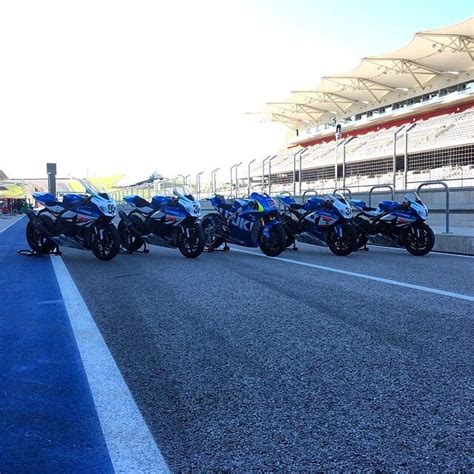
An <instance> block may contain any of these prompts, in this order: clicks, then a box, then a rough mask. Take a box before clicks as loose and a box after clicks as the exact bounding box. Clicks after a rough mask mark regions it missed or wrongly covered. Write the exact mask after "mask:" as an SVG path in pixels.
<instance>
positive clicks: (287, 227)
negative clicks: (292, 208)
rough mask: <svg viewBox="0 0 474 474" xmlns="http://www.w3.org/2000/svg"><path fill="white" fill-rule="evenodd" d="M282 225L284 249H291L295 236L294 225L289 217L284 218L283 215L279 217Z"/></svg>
mask: <svg viewBox="0 0 474 474" xmlns="http://www.w3.org/2000/svg"><path fill="white" fill-rule="evenodd" d="M281 220H282V224H283V231H284V232H285V236H286V247H287V248H288V247H291V246H292V245H293V244H294V243H295V234H296V227H297V226H296V224H295V222H294V221H293V219H292V218H291V217H288V216H286V215H285V214H283V215H282V217H281Z"/></svg>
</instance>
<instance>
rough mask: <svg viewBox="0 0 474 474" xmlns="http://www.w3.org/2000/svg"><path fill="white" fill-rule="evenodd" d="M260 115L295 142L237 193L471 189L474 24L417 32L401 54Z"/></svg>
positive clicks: (257, 166) (368, 61) (372, 61)
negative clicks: (433, 183) (425, 184)
mask: <svg viewBox="0 0 474 474" xmlns="http://www.w3.org/2000/svg"><path fill="white" fill-rule="evenodd" d="M259 115H260V116H262V117H263V118H264V120H269V121H274V122H279V123H282V124H284V125H285V126H287V127H288V128H289V129H290V130H291V132H290V133H291V134H290V137H291V138H290V144H289V146H288V147H287V149H285V150H283V151H282V152H280V153H277V154H276V155H270V156H269V157H267V158H268V159H267V163H266V165H265V164H263V165H262V162H260V163H258V162H255V163H254V165H253V167H252V168H251V170H250V176H249V177H247V178H246V179H241V180H240V181H239V183H238V186H237V189H239V191H240V190H241V189H242V190H244V189H245V188H246V186H247V183H246V180H248V179H249V178H250V187H251V188H257V189H265V190H270V191H272V192H275V191H277V190H286V191H292V192H296V193H297V192H298V191H300V190H305V189H309V188H314V189H317V190H329V189H334V187H338V186H339V187H340V186H345V187H350V188H352V189H356V190H363V189H366V188H368V187H371V186H373V185H375V184H390V185H392V186H395V188H396V189H402V188H410V187H415V185H417V183H419V182H422V181H426V180H440V179H442V180H444V181H446V182H448V183H449V185H450V186H453V187H454V186H455V187H459V186H472V185H474V18H469V19H467V20H465V21H463V22H461V23H458V24H455V25H451V26H447V27H444V28H439V29H436V30H429V31H424V32H420V33H416V34H415V35H414V37H413V39H412V40H411V41H410V43H409V44H408V45H406V46H405V47H403V48H401V49H399V50H397V51H394V52H391V53H387V54H383V55H379V56H377V57H367V58H364V59H362V61H361V63H360V65H359V66H358V67H357V68H356V69H354V70H353V71H349V72H347V73H344V74H339V75H337V76H326V77H324V78H322V80H321V82H320V84H319V86H317V87H316V88H314V89H310V90H306V91H295V92H293V93H292V94H291V95H290V97H289V98H288V99H287V100H286V101H284V102H272V103H269V104H267V106H266V108H265V109H264V111H263V112H261V113H259ZM336 127H338V128H339V129H340V133H338V134H337V136H336V133H335V132H336ZM295 155H297V158H295ZM336 170H337V171H336Z"/></svg>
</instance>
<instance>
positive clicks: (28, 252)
mask: <svg viewBox="0 0 474 474" xmlns="http://www.w3.org/2000/svg"><path fill="white" fill-rule="evenodd" d="M16 252H17V254H18V255H23V256H25V257H42V256H44V255H58V256H61V255H62V252H61V250H59V247H58V246H57V245H56V247H54V249H53V250H51V252H48V253H38V252H36V250H31V249H21V250H17V251H16Z"/></svg>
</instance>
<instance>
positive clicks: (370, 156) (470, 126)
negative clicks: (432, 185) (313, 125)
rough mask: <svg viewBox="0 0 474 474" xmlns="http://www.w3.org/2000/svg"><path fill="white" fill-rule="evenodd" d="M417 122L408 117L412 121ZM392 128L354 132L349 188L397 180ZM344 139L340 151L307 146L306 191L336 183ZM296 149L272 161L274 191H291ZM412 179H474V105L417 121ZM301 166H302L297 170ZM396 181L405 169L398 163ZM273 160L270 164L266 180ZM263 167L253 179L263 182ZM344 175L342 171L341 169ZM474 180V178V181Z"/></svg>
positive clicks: (400, 149) (411, 145)
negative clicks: (393, 165) (394, 167)
mask: <svg viewBox="0 0 474 474" xmlns="http://www.w3.org/2000/svg"><path fill="white" fill-rule="evenodd" d="M410 123H413V122H412V121H410V120H407V124H406V125H408V124H410ZM398 128H399V125H398V126H396V127H395V126H392V127H389V128H384V127H383V126H381V128H380V129H379V130H377V131H371V132H369V133H365V134H361V135H358V136H354V137H353V138H352V139H351V140H350V141H349V140H348V142H347V144H346V186H352V187H356V188H357V187H366V186H370V185H374V184H383V183H389V182H391V181H392V179H393V175H392V157H393V151H394V133H395V132H396V130H397V129H398ZM342 144H343V140H339V142H338V146H337V150H336V142H335V140H332V141H329V142H325V143H319V144H316V145H313V146H310V147H308V149H307V150H306V151H305V152H304V154H303V159H302V169H303V186H302V189H309V188H317V189H324V188H327V189H330V188H331V187H334V164H335V154H336V153H337V155H338V163H339V164H341V163H342V155H343V150H342V146H341V145H342ZM404 149H405V145H404V133H403V131H402V133H400V134H399V135H398V139H397V150H396V154H397V157H399V159H400V157H402V156H403V155H404ZM296 151H297V149H292V150H290V151H285V152H283V153H281V154H279V155H278V156H277V157H276V158H274V159H273V160H272V165H271V172H272V178H271V181H272V183H273V189H276V188H278V189H279V190H290V191H291V190H292V176H293V156H294V153H295V152H296ZM408 156H409V168H408V169H409V172H408V180H409V182H412V183H415V182H420V181H425V180H434V179H449V180H451V181H452V183H451V185H458V186H462V185H463V184H464V183H465V181H466V180H468V179H473V178H474V107H471V108H469V109H467V110H464V111H463V112H457V113H451V114H446V115H439V116H435V117H431V118H427V119H425V120H420V121H417V122H416V124H415V126H414V127H413V128H412V129H411V130H410V131H409V132H408ZM298 168H299V164H297V169H298ZM397 169H398V173H397V175H398V176H397V181H398V180H400V184H402V182H403V172H402V169H401V167H400V166H399V165H397ZM267 174H268V164H267V165H266V167H265V176H266V177H265V182H266V181H267ZM261 175H262V165H261V162H260V163H255V165H254V167H253V168H252V170H251V176H252V183H253V184H255V185H257V186H261ZM339 175H340V171H339ZM472 184H474V181H473V182H472Z"/></svg>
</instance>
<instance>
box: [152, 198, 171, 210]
mask: <svg viewBox="0 0 474 474" xmlns="http://www.w3.org/2000/svg"><path fill="white" fill-rule="evenodd" d="M172 200H173V198H172V197H170V196H153V197H152V198H151V205H152V207H153V209H155V210H158V209H159V208H160V207H162V206H164V205H165V204H170V203H171V201H172Z"/></svg>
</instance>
